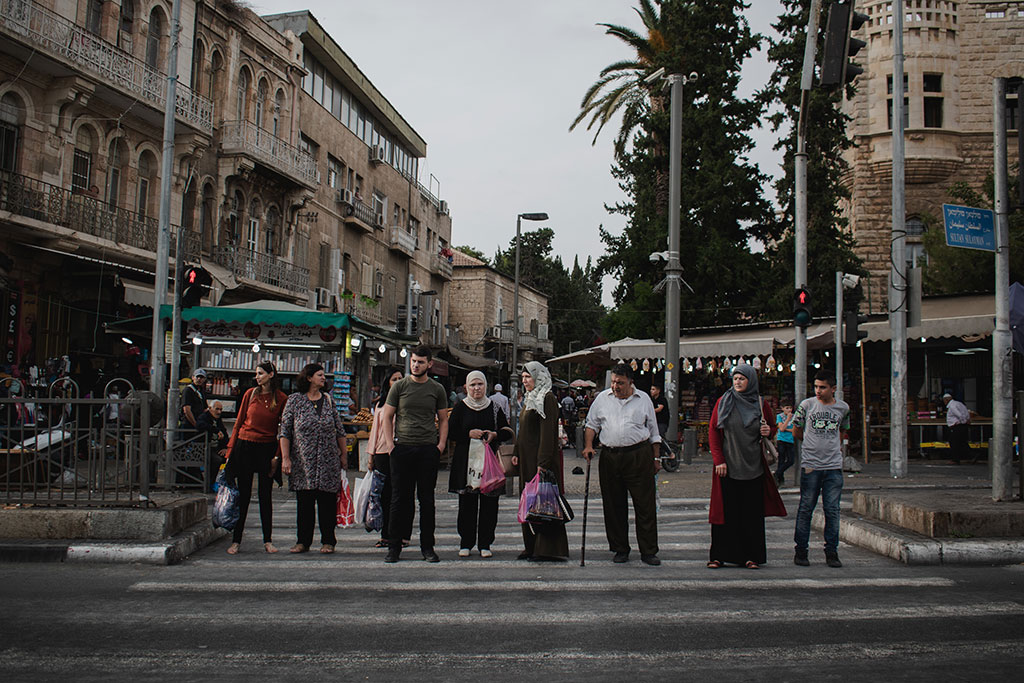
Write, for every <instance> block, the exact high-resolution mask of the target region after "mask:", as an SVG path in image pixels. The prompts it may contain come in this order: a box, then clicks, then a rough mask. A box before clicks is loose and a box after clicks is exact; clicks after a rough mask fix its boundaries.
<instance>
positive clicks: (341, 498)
mask: <svg viewBox="0 0 1024 683" xmlns="http://www.w3.org/2000/svg"><path fill="white" fill-rule="evenodd" d="M355 517H356V512H355V509H354V508H353V505H352V494H351V493H350V492H349V489H348V477H346V476H345V475H344V474H343V475H342V476H341V490H340V491H338V526H340V527H341V528H342V529H349V528H351V527H354V526H355V525H356V520H355Z"/></svg>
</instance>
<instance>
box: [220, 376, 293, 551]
mask: <svg viewBox="0 0 1024 683" xmlns="http://www.w3.org/2000/svg"><path fill="white" fill-rule="evenodd" d="M279 384H280V382H279V381H278V379H277V369H276V368H275V367H274V364H273V363H269V362H263V363H260V364H259V365H257V366H256V386H255V387H253V388H252V389H249V390H248V391H247V392H245V396H243V397H242V405H241V406H239V408H238V417H237V419H236V420H235V428H234V430H233V431H232V432H231V440H230V441H229V442H228V479H229V480H230V479H231V478H234V479H235V480H236V482H237V483H236V486H237V487H238V524H236V525H235V529H234V531H233V532H232V537H231V545H230V546H229V547H228V555H235V554H237V553H238V548H239V546H240V545H241V543H242V531H243V530H244V529H245V517H246V515H247V514H248V512H249V499H250V498H252V475H253V474H255V475H256V477H257V482H258V490H259V499H260V524H261V525H262V527H263V549H264V550H266V551H267V552H268V553H276V552H277V548H275V547H274V544H273V543H271V538H270V537H271V534H272V532H273V528H274V504H273V499H272V498H271V489H272V487H273V485H274V480H273V479H272V477H273V475H274V471H275V470H277V468H278V467H280V465H281V457H280V452H279V449H278V444H277V428H278V425H279V424H280V422H281V413H282V412H284V404H285V401H286V400H287V399H288V397H287V396H285V394H284V392H283V391H281V390H280V389H279V388H278V387H279Z"/></svg>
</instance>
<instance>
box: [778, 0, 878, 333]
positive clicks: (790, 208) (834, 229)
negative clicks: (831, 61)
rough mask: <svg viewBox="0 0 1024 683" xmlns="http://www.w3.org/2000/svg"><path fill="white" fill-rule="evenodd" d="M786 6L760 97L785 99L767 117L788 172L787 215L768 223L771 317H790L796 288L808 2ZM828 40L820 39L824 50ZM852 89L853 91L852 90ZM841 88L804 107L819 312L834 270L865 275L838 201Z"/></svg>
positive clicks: (825, 306)
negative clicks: (796, 166) (797, 158)
mask: <svg viewBox="0 0 1024 683" xmlns="http://www.w3.org/2000/svg"><path fill="white" fill-rule="evenodd" d="M782 4H783V6H784V7H785V9H786V11H785V13H783V14H782V15H781V16H780V17H779V20H778V22H777V23H776V24H775V25H774V27H775V29H776V30H777V31H778V32H779V35H780V38H779V39H778V40H776V41H773V42H772V44H771V46H770V47H769V49H768V59H769V61H771V62H773V63H774V64H775V69H774V71H773V72H772V76H771V79H770V80H769V82H768V85H767V86H766V87H765V89H764V90H763V91H761V93H759V95H760V97H761V98H762V99H763V100H764V102H765V103H766V104H767V103H773V102H774V103H778V104H781V107H782V108H781V109H780V110H779V111H776V112H775V113H773V114H772V115H771V116H769V121H770V122H771V125H772V129H773V130H775V131H784V130H788V135H786V136H785V137H782V138H780V140H779V142H778V143H777V144H776V146H775V148H776V149H783V150H785V155H784V162H783V164H784V168H785V175H784V176H783V177H782V178H780V179H779V180H778V181H777V182H776V183H775V190H776V194H777V196H778V201H779V204H780V205H781V206H782V207H783V212H782V215H781V216H780V217H779V218H778V219H776V220H774V221H772V222H770V223H768V224H767V225H766V231H765V235H764V237H765V239H766V240H767V241H768V243H769V248H768V249H767V252H766V259H767V264H766V272H765V278H764V283H765V286H763V287H762V290H761V291H762V295H761V297H760V304H759V306H758V309H759V310H761V311H762V312H763V315H764V316H765V317H766V318H768V319H776V320H778V319H785V318H788V317H789V316H790V313H791V306H792V296H793V289H794V284H795V283H794V279H793V268H794V264H795V249H794V233H793V230H794V226H795V213H796V209H795V192H794V175H793V160H794V155H795V153H796V128H797V120H798V118H799V114H800V111H799V109H800V95H801V94H800V78H801V72H802V69H803V55H804V43H805V41H806V35H807V30H806V29H807V15H808V12H809V11H810V3H809V1H808V0H783V3H782ZM826 17H827V7H822V11H821V18H820V21H821V26H825V22H826V20H827V19H826ZM823 42H824V39H823V38H820V39H819V42H818V54H819V55H820V54H822V50H823ZM850 92H851V93H852V88H851V89H850ZM841 96H842V92H840V91H838V90H837V91H829V90H823V89H821V88H815V89H812V90H811V92H810V96H809V98H808V104H807V112H806V116H807V158H808V163H807V282H806V283H804V284H806V286H807V287H808V288H809V289H810V291H811V296H812V298H813V303H814V310H815V311H816V312H817V313H818V314H819V315H825V314H827V313H828V312H829V311H832V310H833V309H834V308H835V273H836V271H843V272H846V273H859V274H863V273H864V270H863V266H862V265H861V262H860V259H859V258H857V256H856V255H855V254H854V252H853V246H854V240H853V236H852V234H851V233H850V232H849V231H848V230H846V229H845V228H846V226H847V220H846V218H845V217H843V215H842V213H841V212H840V203H841V202H842V201H844V200H847V199H849V197H850V193H849V190H848V189H847V188H846V187H844V186H843V185H842V183H841V180H840V179H841V176H842V174H843V173H844V172H845V171H846V170H847V164H846V162H845V161H844V159H843V157H842V152H843V150H846V149H848V148H850V147H851V146H852V144H853V143H852V142H851V140H850V138H849V137H848V136H847V133H846V123H847V121H849V120H850V119H849V117H847V116H846V115H844V114H843V113H842V111H840V109H839V105H840V98H841Z"/></svg>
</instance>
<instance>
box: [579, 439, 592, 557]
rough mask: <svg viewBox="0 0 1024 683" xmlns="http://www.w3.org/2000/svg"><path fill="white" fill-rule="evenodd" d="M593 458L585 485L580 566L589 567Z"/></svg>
mask: <svg viewBox="0 0 1024 683" xmlns="http://www.w3.org/2000/svg"><path fill="white" fill-rule="evenodd" d="M592 459H593V457H590V458H587V477H586V479H587V480H586V483H585V484H584V485H583V544H582V545H581V546H580V566H581V567H586V566H587V560H586V558H587V503H589V502H590V462H591V460H592Z"/></svg>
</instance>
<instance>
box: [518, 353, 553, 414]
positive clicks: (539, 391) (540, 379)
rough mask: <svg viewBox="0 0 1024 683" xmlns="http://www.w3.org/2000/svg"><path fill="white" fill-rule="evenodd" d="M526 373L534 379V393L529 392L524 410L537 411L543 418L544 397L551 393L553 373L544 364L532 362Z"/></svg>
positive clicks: (528, 364)
mask: <svg viewBox="0 0 1024 683" xmlns="http://www.w3.org/2000/svg"><path fill="white" fill-rule="evenodd" d="M526 372H528V373H529V374H530V377H533V391H530V392H527V394H526V399H525V400H524V401H523V409H524V410H535V411H537V414H538V415H540V416H541V417H546V416H545V415H544V397H545V396H547V395H548V392H549V391H551V373H550V372H548V369H547V368H546V367H544V365H543V364H541V363H538V362H537V361H535V360H531V361H530V362H529V363H527V364H526Z"/></svg>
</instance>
